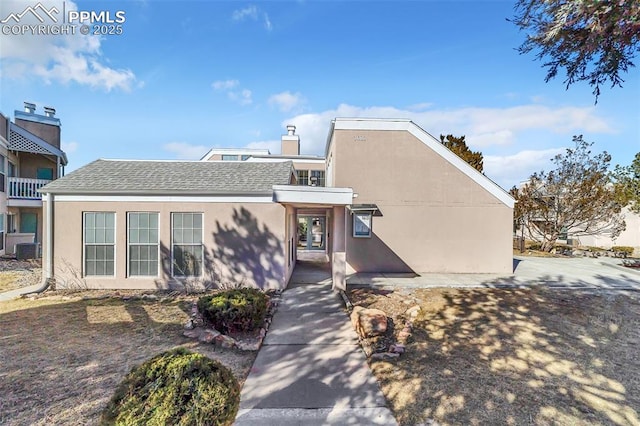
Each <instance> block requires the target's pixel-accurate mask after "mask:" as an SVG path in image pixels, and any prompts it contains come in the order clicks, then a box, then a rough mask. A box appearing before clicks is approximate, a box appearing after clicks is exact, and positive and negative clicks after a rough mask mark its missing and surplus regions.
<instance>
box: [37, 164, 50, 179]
mask: <svg viewBox="0 0 640 426" xmlns="http://www.w3.org/2000/svg"><path fill="white" fill-rule="evenodd" d="M36 178H37V179H45V180H53V169H52V168H51V167H38V169H37V170H36Z"/></svg>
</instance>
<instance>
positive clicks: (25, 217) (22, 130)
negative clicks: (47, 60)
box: [0, 102, 67, 254]
mask: <svg viewBox="0 0 640 426" xmlns="http://www.w3.org/2000/svg"><path fill="white" fill-rule="evenodd" d="M35 111H36V106H35V105H34V104H32V103H29V102H25V108H24V111H15V113H14V122H11V121H10V120H9V119H8V118H7V117H5V116H4V115H2V114H0V254H13V253H15V246H16V244H19V243H34V242H36V243H41V242H42V223H43V217H42V197H41V195H40V193H39V192H38V190H39V189H40V188H42V187H43V186H44V185H46V184H48V183H49V182H51V181H52V180H54V179H57V178H58V177H60V176H62V175H63V174H64V167H65V166H66V165H67V157H66V155H65V153H64V152H63V151H62V150H61V149H60V120H59V119H58V118H56V116H55V109H53V108H50V107H45V108H44V114H36V112H35Z"/></svg>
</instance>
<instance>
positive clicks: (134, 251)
mask: <svg viewBox="0 0 640 426" xmlns="http://www.w3.org/2000/svg"><path fill="white" fill-rule="evenodd" d="M127 234H128V238H127V241H128V244H129V250H128V256H129V261H128V263H129V276H130V277H133V276H147V277H150V276H153V277H155V276H157V275H158V249H159V239H158V213H153V212H140V213H129V220H128V231H127Z"/></svg>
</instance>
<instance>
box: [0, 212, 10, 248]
mask: <svg viewBox="0 0 640 426" xmlns="http://www.w3.org/2000/svg"><path fill="white" fill-rule="evenodd" d="M7 217H9V216H7ZM0 250H4V214H1V213H0Z"/></svg>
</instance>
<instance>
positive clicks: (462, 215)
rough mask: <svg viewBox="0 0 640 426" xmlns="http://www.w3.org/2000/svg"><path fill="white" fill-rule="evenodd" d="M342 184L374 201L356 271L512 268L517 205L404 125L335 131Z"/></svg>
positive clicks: (352, 251) (356, 253)
mask: <svg viewBox="0 0 640 426" xmlns="http://www.w3.org/2000/svg"><path fill="white" fill-rule="evenodd" d="M330 157H332V165H331V167H330V168H331V170H330V173H331V174H333V179H332V183H333V186H337V187H352V188H353V190H354V193H357V194H358V197H357V198H356V199H355V200H354V203H357V204H368V203H373V204H377V205H378V207H379V208H380V210H381V212H382V215H383V216H382V217H374V218H373V236H372V238H367V239H363V238H353V237H352V229H351V226H352V220H351V218H349V220H348V223H349V229H348V231H347V233H348V239H347V262H348V263H349V264H350V266H351V267H352V268H353V269H354V270H356V271H359V272H408V271H413V272H460V273H467V272H469V273H478V272H487V273H489V272H490V273H511V272H512V229H511V228H512V209H511V208H509V207H508V206H506V205H505V204H504V203H502V202H501V201H500V200H498V199H497V198H495V197H494V196H493V195H492V194H490V193H489V192H488V191H487V190H485V189H484V188H482V187H481V186H479V185H478V184H477V183H476V182H474V181H473V180H472V179H471V178H469V177H468V176H466V175H465V174H464V173H462V172H461V171H460V170H458V169H457V168H456V167H455V166H453V165H452V164H450V163H449V162H448V161H446V160H445V159H444V158H442V157H441V156H440V155H438V154H437V153H435V152H434V151H433V150H431V149H430V148H429V147H428V146H426V145H425V144H424V143H423V142H422V141H420V140H419V139H417V138H416V137H414V136H413V135H411V134H410V133H409V132H407V131H403V130H393V131H380V130H335V131H334V133H333V143H332V146H331V147H330V150H329V152H328V158H330Z"/></svg>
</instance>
